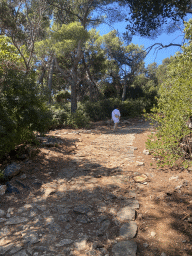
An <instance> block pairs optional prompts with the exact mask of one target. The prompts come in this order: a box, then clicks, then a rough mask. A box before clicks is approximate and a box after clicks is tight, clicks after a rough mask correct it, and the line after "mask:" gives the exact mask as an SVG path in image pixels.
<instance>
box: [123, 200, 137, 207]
mask: <svg viewBox="0 0 192 256" xmlns="http://www.w3.org/2000/svg"><path fill="white" fill-rule="evenodd" d="M125 204H126V205H127V206H129V207H130V208H134V209H139V202H138V200H135V199H127V200H125Z"/></svg>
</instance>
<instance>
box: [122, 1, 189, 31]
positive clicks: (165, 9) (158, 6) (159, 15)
mask: <svg viewBox="0 0 192 256" xmlns="http://www.w3.org/2000/svg"><path fill="white" fill-rule="evenodd" d="M119 2H120V3H122V4H125V5H128V6H129V8H130V12H129V17H127V18H126V20H127V22H128V24H127V29H128V31H130V32H131V33H132V34H135V33H139V34H140V35H141V36H154V35H155V34H156V33H157V32H158V30H161V29H162V28H164V29H165V27H166V31H165V32H171V31H173V30H175V28H176V25H177V24H178V22H179V21H183V19H184V17H185V15H186V14H187V13H192V3H191V0H182V1H181V0H174V1H173V0H159V1H156V0H148V1H145V0H136V1H135V0H122V1H121V0H120V1H119Z"/></svg>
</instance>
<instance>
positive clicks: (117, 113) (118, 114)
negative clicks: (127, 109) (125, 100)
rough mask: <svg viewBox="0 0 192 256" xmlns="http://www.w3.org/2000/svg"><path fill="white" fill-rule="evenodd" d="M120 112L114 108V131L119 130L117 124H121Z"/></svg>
mask: <svg viewBox="0 0 192 256" xmlns="http://www.w3.org/2000/svg"><path fill="white" fill-rule="evenodd" d="M120 116H121V114H120V111H119V108H118V107H117V106H116V105H115V106H114V110H113V111H112V120H113V122H114V129H113V130H114V131H116V130H117V124H118V123H119V120H120Z"/></svg>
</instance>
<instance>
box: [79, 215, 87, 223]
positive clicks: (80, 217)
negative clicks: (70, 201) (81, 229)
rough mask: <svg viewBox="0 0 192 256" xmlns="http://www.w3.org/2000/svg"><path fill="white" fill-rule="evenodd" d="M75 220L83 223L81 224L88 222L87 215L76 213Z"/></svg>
mask: <svg viewBox="0 0 192 256" xmlns="http://www.w3.org/2000/svg"><path fill="white" fill-rule="evenodd" d="M76 221H77V222H80V223H83V224H86V223H88V222H89V219H88V218H87V216H84V215H78V216H77V219H76Z"/></svg>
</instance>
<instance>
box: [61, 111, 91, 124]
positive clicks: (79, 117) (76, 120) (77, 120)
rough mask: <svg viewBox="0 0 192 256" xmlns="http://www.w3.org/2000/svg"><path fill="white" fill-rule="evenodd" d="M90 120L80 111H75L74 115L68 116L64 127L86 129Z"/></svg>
mask: <svg viewBox="0 0 192 256" xmlns="http://www.w3.org/2000/svg"><path fill="white" fill-rule="evenodd" d="M89 122H90V118H89V117H88V116H87V115H86V114H85V112H84V111H82V110H81V109H77V110H76V112H75V113H71V114H70V115H68V117H67V119H66V121H65V125H67V126H69V127H71V128H88V127H89Z"/></svg>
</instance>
